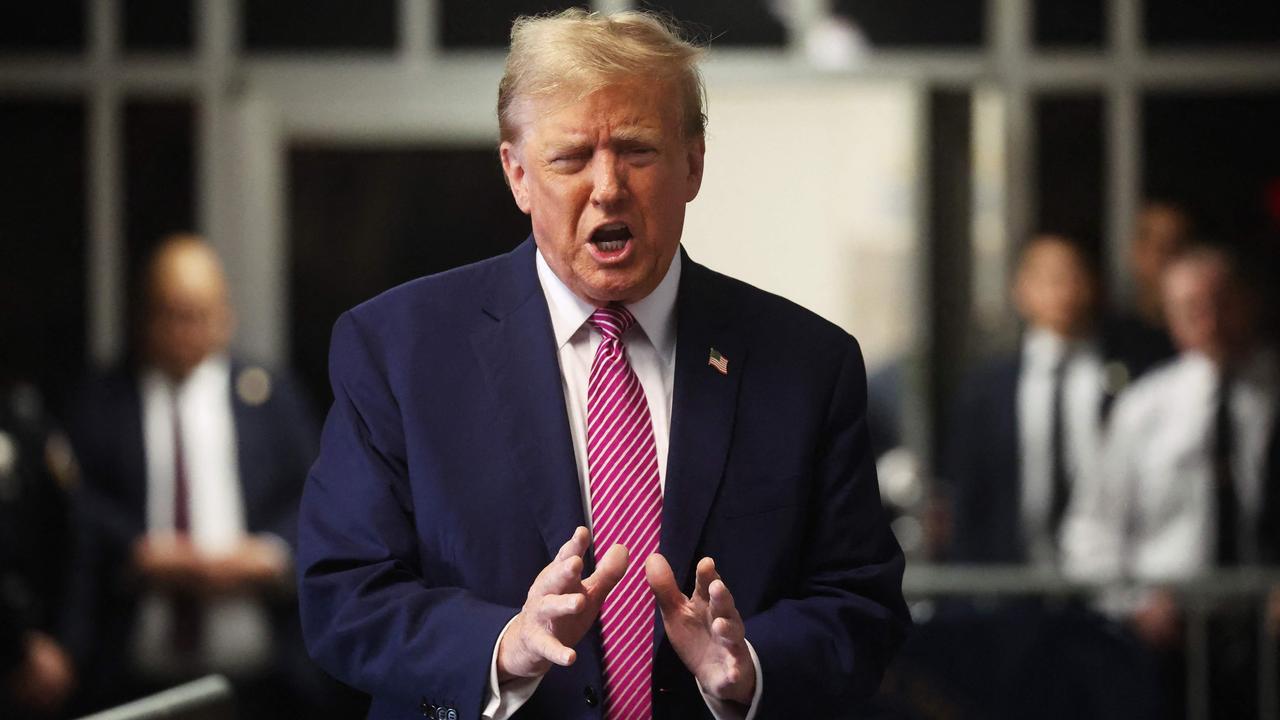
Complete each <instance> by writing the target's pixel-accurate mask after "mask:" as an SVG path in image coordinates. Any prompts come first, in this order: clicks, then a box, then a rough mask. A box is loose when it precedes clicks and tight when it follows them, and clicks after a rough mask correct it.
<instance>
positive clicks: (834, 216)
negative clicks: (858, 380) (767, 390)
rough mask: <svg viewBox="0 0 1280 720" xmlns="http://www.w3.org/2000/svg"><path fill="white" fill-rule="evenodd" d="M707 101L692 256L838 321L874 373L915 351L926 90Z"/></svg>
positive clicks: (779, 91) (767, 94)
mask: <svg viewBox="0 0 1280 720" xmlns="http://www.w3.org/2000/svg"><path fill="white" fill-rule="evenodd" d="M708 93H709V96H710V97H709V112H708V114H709V116H710V123H709V125H708V138H707V167H706V176H705V178H704V181H703V184H702V192H701V194H700V195H699V197H698V198H697V199H696V200H695V201H694V202H693V204H692V205H690V207H689V214H688V218H687V220H686V224H685V233H684V244H685V247H686V248H687V249H688V251H689V253H690V255H691V256H692V257H693V258H694V259H695V260H697V261H699V262H701V263H703V264H706V265H709V266H710V267H712V268H715V269H716V270H719V271H721V272H724V273H727V274H729V275H733V276H734V277H737V278H740V279H742V280H745V281H747V282H749V283H751V284H753V285H756V286H758V287H761V288H764V289H766V290H769V291H771V292H775V293H778V294H780V295H783V296H785V297H787V298H789V299H791V300H793V301H795V302H797V303H799V304H801V305H803V306H805V307H807V308H809V309H811V310H813V311H815V312H817V313H818V314H820V315H822V316H824V317H826V318H827V319H829V320H831V321H833V322H835V323H837V324H838V325H840V326H841V327H843V328H845V329H846V330H848V331H849V332H851V333H853V334H854V335H855V336H856V337H857V338H858V339H859V341H860V342H861V343H862V345H863V351H864V353H865V354H866V356H867V361H868V365H871V366H875V365H876V364H878V363H879V362H881V361H884V360H887V359H889V358H891V357H892V356H894V355H896V354H898V353H900V352H902V351H905V350H907V349H908V348H909V347H910V346H911V343H912V342H913V339H914V334H915V332H916V328H917V327H918V326H919V325H920V318H921V315H920V314H919V313H920V310H921V308H922V302H921V300H922V299H921V298H920V297H919V294H918V292H917V288H918V287H919V281H918V277H919V270H918V264H919V262H920V254H919V251H918V240H917V238H918V235H919V233H918V227H917V223H918V221H917V218H916V216H917V214H918V213H917V211H916V210H917V205H918V202H919V198H920V196H921V192H922V190H921V186H922V183H921V178H922V176H921V174H920V162H921V160H920V157H919V155H920V153H919V152H918V150H917V145H918V142H919V141H918V138H919V133H918V128H919V121H920V112H921V102H920V93H919V92H918V90H917V88H916V87H914V86H913V85H911V84H910V83H906V82H882V81H866V80H848V79H844V80H834V79H832V80H830V81H826V80H807V81H796V80H791V81H785V80H778V81H766V82H751V83H745V82H744V83H737V84H734V83H724V82H722V83H718V84H712V85H711V87H709V88H708Z"/></svg>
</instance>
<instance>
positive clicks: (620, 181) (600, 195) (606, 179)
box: [591, 152, 627, 208]
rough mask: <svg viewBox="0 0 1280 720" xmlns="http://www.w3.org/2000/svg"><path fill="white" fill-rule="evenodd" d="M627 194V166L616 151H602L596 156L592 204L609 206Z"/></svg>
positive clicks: (615, 203) (624, 197) (603, 206)
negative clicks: (620, 160) (619, 158)
mask: <svg viewBox="0 0 1280 720" xmlns="http://www.w3.org/2000/svg"><path fill="white" fill-rule="evenodd" d="M626 196H627V177H626V168H625V167H624V166H623V164H622V163H621V162H619V160H618V156H617V155H615V154H614V153H611V152H605V153H600V154H599V155H597V156H596V162H595V169H594V177H593V178H592V189H591V204H592V205H595V206H597V207H602V208H609V207H612V206H615V205H617V204H618V203H619V202H621V201H622V200H624V199H626Z"/></svg>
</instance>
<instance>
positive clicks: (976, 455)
mask: <svg viewBox="0 0 1280 720" xmlns="http://www.w3.org/2000/svg"><path fill="white" fill-rule="evenodd" d="M1096 297H1097V291H1096V280H1095V273H1094V270H1093V269H1092V265H1091V263H1090V262H1089V261H1088V260H1087V258H1086V256H1085V255H1084V253H1083V251H1082V250H1081V249H1080V247H1079V246H1078V245H1077V244H1076V243H1075V242H1074V241H1072V240H1070V239H1069V238H1066V237H1064V236H1061V235H1055V234H1041V235H1037V236H1036V237H1034V238H1032V239H1031V241H1030V242H1028V243H1027V245H1026V246H1025V247H1024V248H1023V250H1022V252H1021V256H1020V259H1019V266H1018V271H1017V274H1016V277H1015V280H1014V287H1013V298H1014V304H1015V306H1016V308H1017V310H1018V313H1019V315H1020V316H1021V317H1022V319H1023V320H1024V321H1025V323H1026V328H1025V331H1024V333H1023V337H1022V342H1021V347H1020V348H1019V350H1018V352H1016V353H1014V354H1011V355H1009V356H1005V357H999V358H995V359H993V360H990V361H987V362H986V363H985V364H984V365H982V366H981V367H979V368H978V369H977V370H976V371H974V372H973V373H971V374H970V377H969V379H968V381H967V382H966V383H965V384H964V385H963V386H962V389H961V391H960V394H959V396H958V398H957V400H956V404H955V408H954V410H953V418H952V421H951V428H950V432H949V435H948V437H947V444H946V448H945V454H944V465H943V476H944V477H945V478H946V480H947V481H948V483H949V486H950V493H951V503H952V508H953V530H952V548H951V553H950V555H951V559H952V560H956V561H960V562H981V563H1027V562H1031V563H1036V564H1040V565H1042V566H1049V567H1052V566H1054V565H1055V564H1056V562H1057V549H1058V539H1059V532H1060V530H1061V523H1062V520H1063V517H1064V515H1065V512H1066V508H1067V504H1068V502H1069V500H1070V497H1071V490H1072V486H1073V485H1074V479H1075V478H1077V477H1079V476H1080V475H1081V474H1082V473H1086V472H1090V471H1091V468H1090V463H1091V462H1092V458H1093V457H1095V456H1096V455H1097V452H1098V442H1099V432H1100V427H1101V422H1102V421H1101V409H1102V405H1103V404H1104V402H1105V401H1106V399H1107V390H1108V388H1107V385H1106V381H1107V377H1106V375H1107V373H1106V367H1107V365H1106V363H1105V362H1103V360H1102V356H1101V354H1100V353H1101V351H1100V348H1099V346H1098V344H1097V343H1096V342H1095V341H1094V339H1093V335H1092V332H1093V329H1094V307H1095V300H1096Z"/></svg>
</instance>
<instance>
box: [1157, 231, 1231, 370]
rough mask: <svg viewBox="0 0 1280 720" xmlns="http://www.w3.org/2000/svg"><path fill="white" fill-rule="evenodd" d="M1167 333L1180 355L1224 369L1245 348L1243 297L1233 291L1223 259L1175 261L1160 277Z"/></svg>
mask: <svg viewBox="0 0 1280 720" xmlns="http://www.w3.org/2000/svg"><path fill="white" fill-rule="evenodd" d="M1164 307H1165V316H1166V318H1167V321H1168V324H1169V332H1170V333H1171V334H1172V335H1173V339H1174V342H1175V343H1176V344H1177V346H1178V349H1180V350H1182V351H1184V352H1185V351H1192V352H1199V353H1202V354H1204V355H1206V356H1208V357H1209V358H1210V359H1212V360H1214V361H1215V362H1217V363H1219V364H1222V363H1226V362H1229V361H1230V360H1232V359H1234V358H1235V357H1236V356H1237V355H1238V354H1239V353H1240V352H1241V351H1242V350H1243V349H1244V348H1245V346H1246V345H1247V343H1248V341H1249V338H1250V330H1251V322H1250V315H1249V308H1248V307H1247V296H1246V293H1245V292H1244V291H1243V290H1241V289H1240V288H1238V287H1236V285H1235V282H1234V279H1233V275H1232V272H1231V266H1230V264H1229V262H1228V261H1227V259H1226V258H1224V257H1222V256H1219V255H1217V254H1214V253H1198V254H1195V255H1192V256H1188V257H1185V258H1182V259H1179V260H1177V261H1175V262H1174V263H1173V264H1171V265H1170V266H1169V269H1168V270H1167V271H1166V273H1165V277H1164Z"/></svg>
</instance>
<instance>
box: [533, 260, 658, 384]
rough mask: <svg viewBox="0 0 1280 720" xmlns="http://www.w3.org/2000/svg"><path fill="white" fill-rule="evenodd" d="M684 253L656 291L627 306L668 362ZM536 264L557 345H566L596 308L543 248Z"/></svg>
mask: <svg viewBox="0 0 1280 720" xmlns="http://www.w3.org/2000/svg"><path fill="white" fill-rule="evenodd" d="M680 255H681V253H680V252H679V251H677V252H676V255H675V257H674V258H672V259H671V267H669V268H667V274H666V275H665V276H663V278H662V282H660V283H658V287H656V288H654V289H653V292H651V293H649V295H648V296H646V297H645V298H643V299H641V300H638V301H636V302H634V303H628V304H627V306H626V307H627V309H628V310H630V311H631V314H632V315H634V316H635V318H636V324H637V325H639V326H640V329H641V330H643V331H644V334H645V336H646V337H648V338H649V342H651V343H653V347H654V349H655V350H657V351H658V354H659V355H661V356H662V359H663V360H664V361H665V362H668V363H669V362H671V359H672V357H673V356H674V355H675V349H676V332H675V330H676V295H677V293H678V292H679V290H680V272H681V258H680ZM535 264H536V265H537V269H538V282H539V283H540V284H541V285H542V294H543V295H545V296H546V298H547V309H548V310H550V311H551V330H552V332H553V333H554V334H555V338H556V347H557V348H560V347H564V345H565V344H566V343H568V342H569V340H570V339H571V338H572V337H573V335H574V333H576V332H578V329H579V328H581V327H582V325H583V323H585V322H586V321H587V318H589V317H591V313H593V312H595V309H596V308H595V306H594V305H592V304H591V303H589V302H587V301H586V300H583V299H582V298H580V297H578V296H577V295H574V294H573V291H572V290H570V289H569V287H568V286H567V285H565V284H564V282H563V281H561V280H560V278H559V277H558V276H557V275H556V274H555V272H554V271H552V269H551V266H550V265H548V264H547V260H546V258H544V257H543V256H542V250H541V249H539V250H538V251H537V253H536V259H535Z"/></svg>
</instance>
